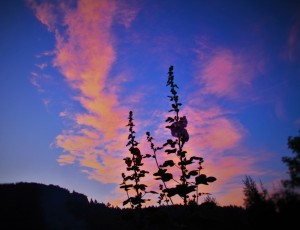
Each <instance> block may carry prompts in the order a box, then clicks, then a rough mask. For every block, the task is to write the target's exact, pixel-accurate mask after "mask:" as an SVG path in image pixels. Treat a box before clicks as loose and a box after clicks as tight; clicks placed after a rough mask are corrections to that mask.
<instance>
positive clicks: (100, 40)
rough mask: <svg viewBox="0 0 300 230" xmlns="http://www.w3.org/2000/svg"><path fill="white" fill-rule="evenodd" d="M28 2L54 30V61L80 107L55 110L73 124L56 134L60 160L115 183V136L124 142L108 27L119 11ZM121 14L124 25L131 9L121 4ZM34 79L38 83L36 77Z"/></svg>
mask: <svg viewBox="0 0 300 230" xmlns="http://www.w3.org/2000/svg"><path fill="white" fill-rule="evenodd" d="M28 4H29V6H30V7H31V8H32V9H33V11H34V12H35V15H36V17H37V18H38V19H39V20H40V22H41V23H42V24H44V25H45V26H46V27H47V29H48V30H49V31H51V32H53V33H54V35H55V40H56V44H55V50H54V58H53V60H52V63H53V66H54V67H56V68H57V69H58V70H59V71H60V73H61V74H62V75H63V77H64V81H65V82H66V83H67V85H68V86H69V88H70V89H71V91H70V92H71V93H72V94H71V95H69V96H70V97H71V98H72V100H74V101H76V102H77V103H78V104H79V105H80V107H81V108H80V110H79V111H78V110H77V111H76V112H74V110H71V111H68V109H66V110H65V111H63V112H61V113H60V114H61V116H62V117H63V118H64V119H71V120H72V121H73V124H72V125H71V126H70V127H69V128H67V129H65V130H63V131H62V133H61V134H59V135H58V136H57V137H56V143H55V144H56V146H57V147H59V148H61V149H62V150H63V152H64V153H63V154H62V155H61V156H60V157H59V159H58V162H59V164H60V165H66V164H74V163H78V164H79V165H80V166H81V167H82V168H83V170H82V171H83V172H85V173H87V174H88V175H89V178H91V179H96V180H99V181H101V182H103V183H118V182H119V180H120V178H119V177H120V175H119V174H120V173H119V172H118V168H119V167H120V165H121V164H122V163H123V162H122V160H120V159H122V156H120V154H121V153H120V149H121V148H120V146H118V144H116V142H122V141H123V142H122V143H125V139H124V138H122V132H123V131H124V129H122V128H120V127H124V124H125V123H126V121H125V120H124V119H125V118H126V117H125V116H126V114H127V109H125V108H123V107H122V106H120V103H119V100H118V95H117V92H116V87H115V85H116V84H115V82H114V80H113V78H112V76H110V70H111V68H112V65H113V63H114V61H115V60H116V53H115V48H114V37H113V36H112V33H111V27H112V24H113V22H114V16H115V15H116V13H118V12H119V11H118V10H119V8H118V6H117V4H116V2H115V1H89V0H85V1H78V2H77V3H76V4H75V5H69V4H68V2H67V1H66V2H64V1H63V2H60V3H57V4H55V5H54V4H52V3H51V2H43V3H38V2H36V1H28ZM122 15H124V16H123V21H122V22H123V24H124V25H125V26H126V27H129V26H130V23H131V21H132V20H133V19H134V17H135V12H134V11H133V10H132V9H131V10H130V12H127V11H126V10H125V11H124V10H123V11H122ZM119 20H121V19H120V18H119ZM33 83H34V84H36V85H37V83H36V81H33ZM38 86H39V85H38ZM39 87H40V86H39ZM116 137H120V138H116ZM120 170H121V169H120ZM118 173H119V174H118Z"/></svg>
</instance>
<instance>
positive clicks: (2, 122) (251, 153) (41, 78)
mask: <svg viewBox="0 0 300 230" xmlns="http://www.w3.org/2000/svg"><path fill="white" fill-rule="evenodd" d="M170 65H173V66H174V74H175V82H176V83H177V84H178V85H179V90H178V94H179V100H180V102H182V104H183V106H182V108H181V111H180V114H181V115H182V116H183V115H185V116H186V117H187V119H188V122H189V123H188V126H187V130H188V132H189V134H190V141H189V142H188V143H187V144H186V149H187V150H188V153H189V154H191V155H197V156H201V157H203V158H204V164H203V166H204V171H203V173H206V174H207V175H209V176H215V177H216V178H217V181H216V182H214V183H212V184H211V185H209V186H200V187H199V189H200V190H201V191H205V192H210V193H212V196H213V197H215V198H216V200H217V202H218V203H219V204H221V205H229V204H232V205H234V204H235V205H242V204H243V190H242V189H243V183H242V181H243V179H244V177H245V175H250V176H251V177H253V178H254V179H255V180H256V181H258V182H259V180H261V182H262V183H263V184H264V185H265V187H267V188H269V189H270V190H272V189H273V188H278V187H279V186H280V180H282V179H284V178H286V177H287V173H286V171H287V166H286V165H284V164H283V163H282V161H281V158H282V157H283V156H292V153H291V150H289V149H288V148H287V138H288V136H296V135H298V130H300V4H299V1H292V0H290V1H288V0H281V1H280V0H278V1H276V0H270V1H267V0H257V1H255V0H254V1H246V0H241V1H236V0H228V1H222V0H212V1H206V0H157V1H155V0H152V1H150V0H140V1H138V0H116V1H114V0H107V1H105V0H98V1H96V0H94V1H93V0H65V1H35V0H28V1H21V0H6V1H0V127H1V132H0V183H12V182H20V181H27V182H38V183H44V184H55V185H59V186H60V187H64V188H67V189H69V190H70V191H73V190H75V191H77V192H80V193H84V194H85V195H87V196H88V197H89V198H92V199H97V200H98V202H104V203H107V202H110V203H113V204H115V205H119V206H120V207H122V205H121V201H122V200H124V199H125V197H126V196H125V195H126V194H125V192H124V191H122V190H120V189H119V184H120V183H121V182H122V178H121V173H122V172H126V167H125V164H124V161H123V160H122V159H123V158H124V157H126V156H129V153H128V148H127V147H126V146H125V145H126V143H127V135H128V129H127V127H126V124H127V122H128V120H127V118H128V112H129V111H130V110H132V111H133V115H134V119H135V120H134V122H135V124H136V126H135V129H136V132H137V140H138V141H139V142H140V148H141V150H142V153H143V154H146V153H151V151H150V148H149V145H148V143H147V142H146V135H145V133H146V131H150V132H151V133H152V134H153V136H154V138H155V140H154V141H155V143H157V145H161V144H163V143H164V141H165V140H166V139H169V138H171V135H170V132H169V130H167V129H165V125H166V123H165V122H164V120H165V118H166V117H167V116H168V111H169V110H170V108H171V106H170V102H169V99H168V97H167V96H168V95H170V93H169V88H168V87H166V81H167V76H168V75H167V72H168V68H169V66H170ZM159 154H161V155H159V159H161V161H162V159H163V156H162V155H163V153H162V152H161V153H159ZM147 160H148V161H149V162H147V161H145V165H146V168H147V169H149V170H152V172H154V171H153V166H154V165H153V163H154V162H152V161H151V159H147ZM154 169H155V168H154ZM154 182H155V181H153V179H152V178H151V177H149V178H148V179H146V183H148V184H149V185H151V186H154V189H156V190H157V188H158V184H155V183H154Z"/></svg>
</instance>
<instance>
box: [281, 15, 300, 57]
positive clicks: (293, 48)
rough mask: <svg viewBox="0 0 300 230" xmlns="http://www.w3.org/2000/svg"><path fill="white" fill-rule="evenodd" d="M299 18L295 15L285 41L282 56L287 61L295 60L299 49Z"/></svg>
mask: <svg viewBox="0 0 300 230" xmlns="http://www.w3.org/2000/svg"><path fill="white" fill-rule="evenodd" d="M299 31H300V18H299V16H297V17H295V18H294V20H293V23H292V25H291V26H290V28H289V32H288V37H287V41H286V46H285V50H284V52H283V55H284V57H285V58H286V59H287V60H289V61H295V59H296V58H298V54H299V51H300V42H299V40H300V32H299Z"/></svg>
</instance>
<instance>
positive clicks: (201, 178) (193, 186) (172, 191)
mask: <svg viewBox="0 0 300 230" xmlns="http://www.w3.org/2000/svg"><path fill="white" fill-rule="evenodd" d="M167 86H169V87H170V92H171V95H170V96H168V97H169V99H170V101H171V102H172V104H171V110H169V112H170V113H171V112H172V113H173V114H174V115H173V116H172V115H171V116H168V117H167V119H166V120H165V122H167V123H168V125H167V126H166V128H168V129H170V131H171V135H172V137H173V139H168V140H167V141H166V142H165V143H164V144H163V146H162V147H156V146H155V145H154V143H153V137H152V136H151V135H150V132H147V133H146V134H147V140H148V142H150V144H151V149H152V151H153V155H152V157H153V158H154V159H155V162H156V165H157V168H158V171H157V172H155V173H154V174H153V175H154V176H155V177H156V178H155V179H156V180H161V181H162V183H163V184H161V185H160V186H159V189H160V190H161V193H160V197H159V201H158V203H159V204H161V202H162V201H163V200H165V201H166V203H168V201H169V199H170V201H171V202H172V197H173V196H175V195H178V196H180V197H181V198H182V200H183V204H184V205H187V204H188V198H189V194H190V193H191V192H195V193H196V194H195V196H194V198H195V200H196V201H197V202H198V197H199V195H201V193H199V191H198V185H200V184H205V185H208V183H211V182H214V181H215V180H216V178H215V177H207V176H206V175H205V174H202V173H201V169H202V163H203V158H202V157H197V156H191V157H188V156H187V151H185V150H184V148H183V147H184V145H185V143H187V142H188V141H189V134H188V131H187V129H186V127H187V124H188V121H187V118H186V116H180V115H179V112H180V106H182V103H180V102H179V96H178V94H177V91H176V90H177V88H178V86H177V84H175V82H174V73H173V66H170V68H169V72H168V80H167ZM163 149H164V152H165V154H167V155H171V154H176V156H177V157H178V162H177V163H175V162H174V161H173V160H172V159H170V160H166V161H164V162H163V164H161V165H160V164H159V163H158V160H157V151H159V150H163ZM196 162H198V167H197V168H196V169H192V170H189V169H188V166H189V165H192V164H194V163H196ZM174 166H175V167H177V168H178V169H179V170H180V176H179V180H176V179H175V178H174V176H173V174H172V173H169V172H168V169H169V168H170V167H174ZM169 181H175V182H176V185H175V186H174V187H167V184H166V183H167V182H169ZM166 195H167V196H166ZM167 197H169V198H167ZM172 203H173V202H172Z"/></svg>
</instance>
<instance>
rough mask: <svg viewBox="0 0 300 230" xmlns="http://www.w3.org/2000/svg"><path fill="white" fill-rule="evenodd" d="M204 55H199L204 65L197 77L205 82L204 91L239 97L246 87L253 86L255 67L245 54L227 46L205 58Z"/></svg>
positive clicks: (221, 95)
mask: <svg viewBox="0 0 300 230" xmlns="http://www.w3.org/2000/svg"><path fill="white" fill-rule="evenodd" d="M199 53H201V52H199ZM203 55H204V54H203V53H201V56H199V63H200V65H201V66H202V67H201V68H200V70H199V73H198V77H197V80H198V81H199V83H200V84H203V89H202V91H201V92H202V93H205V94H212V95H216V96H218V97H229V98H237V97H239V95H240V93H241V91H242V90H243V89H244V88H247V87H249V86H251V82H252V80H253V78H254V74H253V72H254V68H253V67H252V66H251V65H250V63H249V62H248V61H247V58H246V57H244V56H243V55H240V54H237V53H234V52H233V51H232V50H230V49H225V48H219V49H215V50H214V51H213V52H212V54H211V55H209V56H207V57H205V58H204V57H203Z"/></svg>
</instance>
